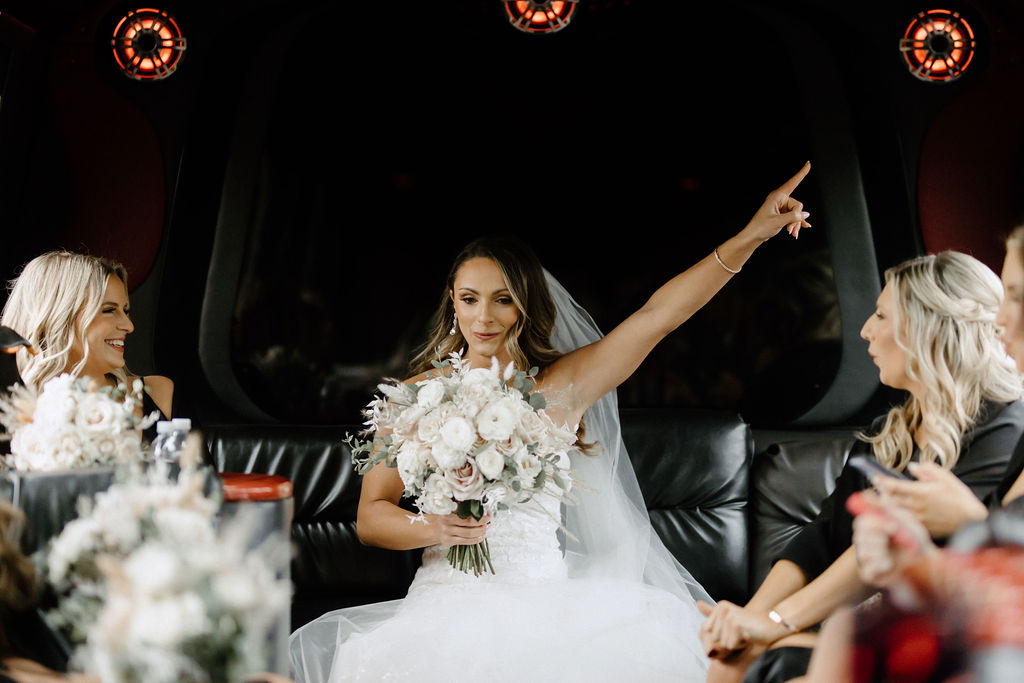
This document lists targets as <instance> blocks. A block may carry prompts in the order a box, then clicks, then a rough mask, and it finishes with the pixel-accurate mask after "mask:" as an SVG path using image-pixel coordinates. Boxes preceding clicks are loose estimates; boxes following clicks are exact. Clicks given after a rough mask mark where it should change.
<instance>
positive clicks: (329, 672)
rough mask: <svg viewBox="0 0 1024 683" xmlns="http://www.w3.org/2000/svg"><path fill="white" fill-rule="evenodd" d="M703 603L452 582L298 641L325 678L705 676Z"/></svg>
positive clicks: (325, 621)
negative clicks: (700, 631)
mask: <svg viewBox="0 0 1024 683" xmlns="http://www.w3.org/2000/svg"><path fill="white" fill-rule="evenodd" d="M702 618H703V617H702V616H701V615H700V613H699V612H698V610H697V609H696V606H695V605H694V604H693V603H692V602H690V603H686V602H684V601H682V600H680V599H679V598H676V597H675V596H673V595H671V594H669V593H667V592H665V591H661V590H659V589H656V588H653V587H650V586H647V585H645V584H641V583H637V582H624V581H606V580H598V579H564V580H558V581H553V582H550V583H543V584H534V585H523V586H516V585H495V584H491V585H466V584H461V585H452V586H443V587H435V588H431V590H427V591H421V592H419V593H418V594H413V595H410V596H409V597H407V598H405V599H403V600H394V601H390V602H384V603H377V604H373V605H365V606H360V607H353V608H347V609H342V610H337V611H335V612H331V613H328V614H326V615H324V616H323V617H320V618H319V619H317V620H315V621H313V622H311V623H310V624H307V625H306V626H304V627H302V628H300V629H298V630H297V631H296V632H295V633H294V634H293V635H292V638H291V657H292V669H293V676H294V677H295V679H296V680H297V681H299V683H314V682H322V681H332V682H337V681H416V682H417V683H428V682H430V681H439V682H440V681H444V682H446V683H451V682H453V681H455V682H457V681H471V680H474V681H481V680H486V681H516V682H521V681H552V682H555V681H558V682H560V683H566V682H571V681H587V682H588V683H594V682H595V681H645V682H646V681H703V680H704V678H705V674H706V671H707V665H708V660H707V657H706V656H705V655H704V653H703V651H702V649H701V646H700V641H699V639H698V637H697V629H698V627H699V625H700V622H701V620H702Z"/></svg>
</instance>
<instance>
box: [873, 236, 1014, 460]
mask: <svg viewBox="0 0 1024 683" xmlns="http://www.w3.org/2000/svg"><path fill="white" fill-rule="evenodd" d="M885 280H886V283H887V284H890V285H892V289H893V295H894V296H893V300H894V306H893V315H892V321H893V328H894V330H895V340H896V343H897V344H899V346H900V348H901V349H903V350H904V351H905V352H906V354H907V365H906V373H907V377H909V378H910V379H911V380H913V381H914V382H916V383H918V384H919V385H920V386H921V387H923V389H924V390H923V391H922V392H921V396H920V397H918V396H914V395H911V396H910V397H909V398H908V399H907V401H906V402H905V403H904V404H903V405H901V406H897V407H895V408H893V409H891V410H890V411H889V413H888V415H887V416H886V419H885V424H884V425H883V426H882V429H881V431H879V432H878V433H877V434H875V435H867V434H861V435H860V437H861V438H862V439H863V440H865V441H867V442H869V443H871V445H872V449H873V451H874V454H875V457H876V458H877V459H878V460H879V461H880V462H881V463H883V464H885V465H888V466H890V467H894V468H896V469H899V470H902V469H903V468H905V467H906V465H907V463H909V462H910V458H911V456H912V454H913V452H914V434H915V432H916V431H917V430H918V429H919V428H922V427H923V429H924V432H925V433H926V434H927V435H928V442H927V443H926V444H924V446H923V448H922V449H921V455H920V459H921V461H922V462H937V463H939V464H940V465H941V466H942V467H944V468H946V469H951V468H952V467H953V466H954V465H956V462H957V459H958V458H959V456H960V442H961V439H962V437H963V434H964V433H965V432H966V431H967V430H968V429H970V428H971V427H972V426H974V424H975V423H976V421H977V419H978V417H979V415H980V413H981V410H982V402H983V401H984V400H991V401H999V402H1006V401H1012V400H1015V399H1019V398H1021V395H1022V382H1021V377H1020V375H1019V374H1018V373H1017V369H1016V366H1015V364H1014V362H1013V360H1012V359H1011V358H1010V357H1009V356H1008V355H1007V354H1006V351H1005V350H1004V348H1003V346H1002V344H1001V343H1000V341H999V333H998V330H997V329H996V325H995V316H996V311H997V309H998V308H999V302H1000V300H1001V299H1002V295H1003V287H1002V283H1001V282H1000V281H999V278H998V277H997V276H996V274H995V273H993V272H992V270H991V269H990V268H988V267H987V266H986V265H985V264H983V263H982V262H981V261H978V260H977V259H975V258H973V257H971V256H968V255H966V254H962V253H959V252H954V251H943V252H941V253H938V254H933V255H928V256H921V257H918V258H914V259H911V260H909V261H905V262H904V263H901V264H900V265H898V266H895V267H893V268H890V269H889V270H887V271H886V272H885Z"/></svg>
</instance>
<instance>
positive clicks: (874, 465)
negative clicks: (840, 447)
mask: <svg viewBox="0 0 1024 683" xmlns="http://www.w3.org/2000/svg"><path fill="white" fill-rule="evenodd" d="M850 466H851V467H854V468H856V469H857V470H859V471H860V472H861V473H862V474H863V475H864V476H865V477H867V478H868V479H874V478H875V477H878V476H884V477H895V478H896V479H903V480H904V481H914V477H912V476H910V474H908V473H906V472H897V471H896V470H894V469H892V468H890V467H886V466H885V465H883V464H882V463H880V462H878V461H877V460H875V459H874V458H869V457H868V456H866V455H855V456H853V457H852V458H850Z"/></svg>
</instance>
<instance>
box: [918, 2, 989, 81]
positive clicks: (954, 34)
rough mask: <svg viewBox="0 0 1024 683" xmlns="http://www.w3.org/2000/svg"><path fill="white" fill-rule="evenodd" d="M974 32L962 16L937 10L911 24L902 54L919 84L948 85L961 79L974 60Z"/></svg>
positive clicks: (920, 16)
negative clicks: (919, 81)
mask: <svg viewBox="0 0 1024 683" xmlns="http://www.w3.org/2000/svg"><path fill="white" fill-rule="evenodd" d="M974 47H975V43H974V30H973V29H971V25H970V24H968V23H967V21H966V20H965V19H964V18H963V17H961V16H960V13H959V12H951V11H949V10H945V9H933V10H928V11H927V12H919V13H918V15H917V16H916V17H914V20H913V21H911V22H910V25H909V26H908V27H907V30H906V32H905V33H904V34H903V39H902V40H900V52H902V53H903V58H904V60H906V63H907V68H908V69H909V70H910V73H911V74H913V76H914V77H915V78H917V79H918V80H922V81H925V82H928V83H948V82H950V81H955V80H956V79H958V78H960V77H961V76H962V75H963V73H964V71H966V70H967V67H968V66H970V64H971V60H973V59H974Z"/></svg>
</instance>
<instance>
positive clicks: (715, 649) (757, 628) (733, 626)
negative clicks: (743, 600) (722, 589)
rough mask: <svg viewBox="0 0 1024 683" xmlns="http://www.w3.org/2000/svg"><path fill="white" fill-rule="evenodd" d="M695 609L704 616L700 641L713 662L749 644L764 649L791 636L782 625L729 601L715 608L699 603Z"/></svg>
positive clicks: (723, 601)
mask: <svg viewBox="0 0 1024 683" xmlns="http://www.w3.org/2000/svg"><path fill="white" fill-rule="evenodd" d="M697 608H698V609H700V611H701V612H702V613H703V614H704V616H706V617H707V619H705V620H704V623H703V624H701V627H700V642H701V644H702V645H703V646H704V651H705V652H706V653H707V655H708V657H712V658H714V659H723V658H725V657H728V656H729V655H731V654H732V653H733V652H735V651H737V650H742V649H745V648H747V647H750V646H751V645H765V646H767V645H770V644H771V643H774V642H775V641H776V640H778V639H780V638H783V637H785V636H787V635H789V634H790V630H789V628H787V627H786V626H784V625H783V624H778V623H776V622H774V621H772V620H771V619H769V618H768V617H767V616H766V615H764V614H759V613H757V612H754V611H751V610H749V609H747V608H746V607H740V606H739V605H736V604H734V603H731V602H729V601H728V600H722V601H721V602H719V603H717V604H716V605H715V606H714V607H712V606H711V605H709V604H708V603H706V602H704V601H703V600H698V601H697Z"/></svg>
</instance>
